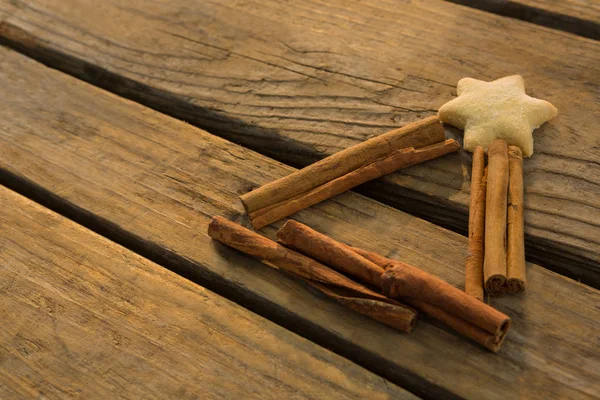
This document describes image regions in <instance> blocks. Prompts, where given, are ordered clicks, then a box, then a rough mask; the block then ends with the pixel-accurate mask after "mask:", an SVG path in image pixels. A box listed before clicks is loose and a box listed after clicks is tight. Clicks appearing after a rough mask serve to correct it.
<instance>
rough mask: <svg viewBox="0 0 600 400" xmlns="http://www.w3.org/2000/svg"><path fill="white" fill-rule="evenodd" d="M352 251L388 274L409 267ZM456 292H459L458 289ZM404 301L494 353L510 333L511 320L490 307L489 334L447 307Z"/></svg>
mask: <svg viewBox="0 0 600 400" xmlns="http://www.w3.org/2000/svg"><path fill="white" fill-rule="evenodd" d="M351 249H352V250H353V251H355V252H357V253H358V254H360V255H362V256H363V257H365V258H367V259H368V260H370V261H372V262H374V263H375V264H377V265H379V266H380V267H382V268H383V269H384V270H385V271H386V272H387V271H388V270H390V271H392V270H393V269H394V267H398V266H399V265H400V266H402V267H403V266H406V265H407V264H404V263H401V262H400V261H396V260H391V259H389V258H386V257H383V256H382V255H379V254H377V253H374V252H371V251H367V250H363V249H361V248H358V247H351ZM409 267H410V266H409ZM412 268H415V267H412ZM421 272H424V271H421ZM434 277H435V276H434ZM437 279H439V278H437ZM442 282H443V281H442ZM444 283H445V282H444ZM446 285H449V284H447V283H446ZM449 286H451V285H449ZM452 287H453V286H452ZM455 289H456V288H455ZM456 290H458V289H456ZM459 292H460V291H459ZM461 293H462V292H461ZM404 301H405V302H407V303H408V304H410V305H412V306H414V307H416V308H417V309H418V310H421V311H423V312H424V313H426V314H429V315H430V316H432V317H433V318H435V319H437V320H439V321H441V322H443V323H445V324H446V325H448V326H449V327H450V328H452V329H454V330H455V331H457V332H458V333H460V334H462V335H465V336H466V337H468V338H470V339H471V340H473V341H475V342H477V343H479V344H481V345H482V346H484V347H486V348H488V349H490V350H492V351H493V352H498V350H500V347H501V346H502V343H503V341H504V338H505V337H506V334H507V333H508V329H509V328H510V318H508V316H506V315H504V314H502V313H500V312H499V311H496V310H494V309H493V308H491V307H488V306H486V307H488V308H487V309H484V312H485V313H486V314H487V311H489V309H490V308H491V309H492V310H494V311H496V312H492V314H491V321H492V323H491V325H490V324H489V321H488V324H487V326H491V327H492V329H491V330H493V331H494V332H489V331H488V330H485V329H483V328H482V327H480V326H479V324H472V323H470V322H468V321H467V320H465V319H463V318H462V317H460V316H457V315H454V314H452V313H450V312H448V311H446V309H445V306H435V305H433V304H430V303H428V302H426V301H423V300H420V299H416V298H405V299H404ZM480 312H481V311H480ZM498 314H501V315H502V316H501V317H499V315H498Z"/></svg>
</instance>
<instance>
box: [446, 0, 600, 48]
mask: <svg viewBox="0 0 600 400" xmlns="http://www.w3.org/2000/svg"><path fill="white" fill-rule="evenodd" d="M448 1H451V2H452V3H457V4H463V5H467V6H469V7H475V8H478V9H480V10H485V11H488V12H493V13H496V14H499V15H504V16H507V17H512V18H518V19H521V20H524V21H528V22H533V23H534V24H538V25H544V26H547V27H549V28H553V29H560V30H563V31H566V32H571V33H574V34H576V35H581V36H585V37H588V38H590V39H596V40H598V39H600V3H599V2H598V1H596V0H561V1H556V0H500V1H498V0H448Z"/></svg>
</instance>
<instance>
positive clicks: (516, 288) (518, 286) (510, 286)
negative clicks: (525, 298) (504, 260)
mask: <svg viewBox="0 0 600 400" xmlns="http://www.w3.org/2000/svg"><path fill="white" fill-rule="evenodd" d="M526 286H527V285H526V283H525V282H524V281H523V280H522V279H519V278H509V279H508V280H507V281H506V293H508V294H517V293H521V292H522V291H524V290H525V287H526Z"/></svg>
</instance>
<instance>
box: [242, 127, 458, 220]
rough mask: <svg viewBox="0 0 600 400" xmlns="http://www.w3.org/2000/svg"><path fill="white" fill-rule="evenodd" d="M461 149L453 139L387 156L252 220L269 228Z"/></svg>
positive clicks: (266, 211)
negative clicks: (400, 170)
mask: <svg viewBox="0 0 600 400" xmlns="http://www.w3.org/2000/svg"><path fill="white" fill-rule="evenodd" d="M458 149H460V144H459V143H458V142H457V141H455V140H453V139H449V140H446V141H444V142H440V143H436V144H432V145H430V146H426V147H423V148H420V149H417V150H415V149H414V148H412V147H409V148H405V149H399V150H395V151H393V152H392V153H390V155H388V156H387V157H384V158H382V159H379V160H376V161H375V162H373V163H371V164H367V165H364V166H362V167H359V168H358V169H355V170H354V171H352V172H349V173H347V174H346V175H342V176H340V177H339V178H336V179H334V180H332V181H330V182H327V183H325V184H323V185H321V186H318V187H316V188H314V189H312V190H309V191H308V192H306V193H302V194H300V195H298V196H295V197H293V198H291V199H287V200H283V201H281V202H279V203H276V204H273V205H271V206H268V207H265V208H262V209H260V210H257V211H255V212H253V213H251V214H250V219H251V221H252V225H253V226H254V228H255V229H260V228H262V227H263V226H267V225H269V224H271V223H273V222H275V221H278V220H280V219H282V218H285V217H287V216H289V215H292V214H293V213H295V212H298V211H300V210H303V209H305V208H307V207H310V206H312V205H315V204H318V203H320V202H321V201H323V200H327V199H329V198H331V197H333V196H335V195H337V194H340V193H343V192H345V191H347V190H349V189H352V188H353V187H355V186H358V185H360V184H363V183H365V182H368V181H370V180H373V179H377V178H379V177H381V176H383V175H387V174H389V173H391V172H394V171H397V170H399V169H401V168H406V167H409V166H411V165H414V164H419V163H421V162H424V161H427V160H431V159H434V158H437V157H441V156H443V155H445V154H448V153H452V152H454V151H457V150H458Z"/></svg>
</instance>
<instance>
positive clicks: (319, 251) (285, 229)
mask: <svg viewBox="0 0 600 400" xmlns="http://www.w3.org/2000/svg"><path fill="white" fill-rule="evenodd" d="M277 238H278V239H279V241H280V242H282V243H283V244H285V245H286V246H288V247H291V248H294V249H297V250H298V251H300V252H301V253H302V254H305V255H307V256H309V257H312V258H314V259H315V260H317V261H320V262H322V263H325V264H326V265H329V266H331V267H333V268H335V269H337V270H338V271H343V272H346V273H348V274H350V275H351V276H353V277H355V278H358V279H360V280H362V281H363V282H367V283H370V284H373V285H375V286H377V287H381V281H380V280H381V273H382V272H383V270H382V269H381V267H379V266H377V265H376V264H374V263H372V262H371V261H369V260H367V259H366V258H364V257H362V256H360V255H359V254H356V253H355V252H353V251H352V250H351V249H349V248H348V247H346V246H344V245H341V243H339V242H338V241H336V240H334V239H331V238H330V237H328V236H325V235H323V234H322V233H320V232H317V231H315V230H313V229H311V228H309V227H308V226H306V225H304V224H301V223H300V222H298V221H294V220H289V221H287V222H286V223H285V224H284V225H283V226H282V227H281V229H279V231H277Z"/></svg>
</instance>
